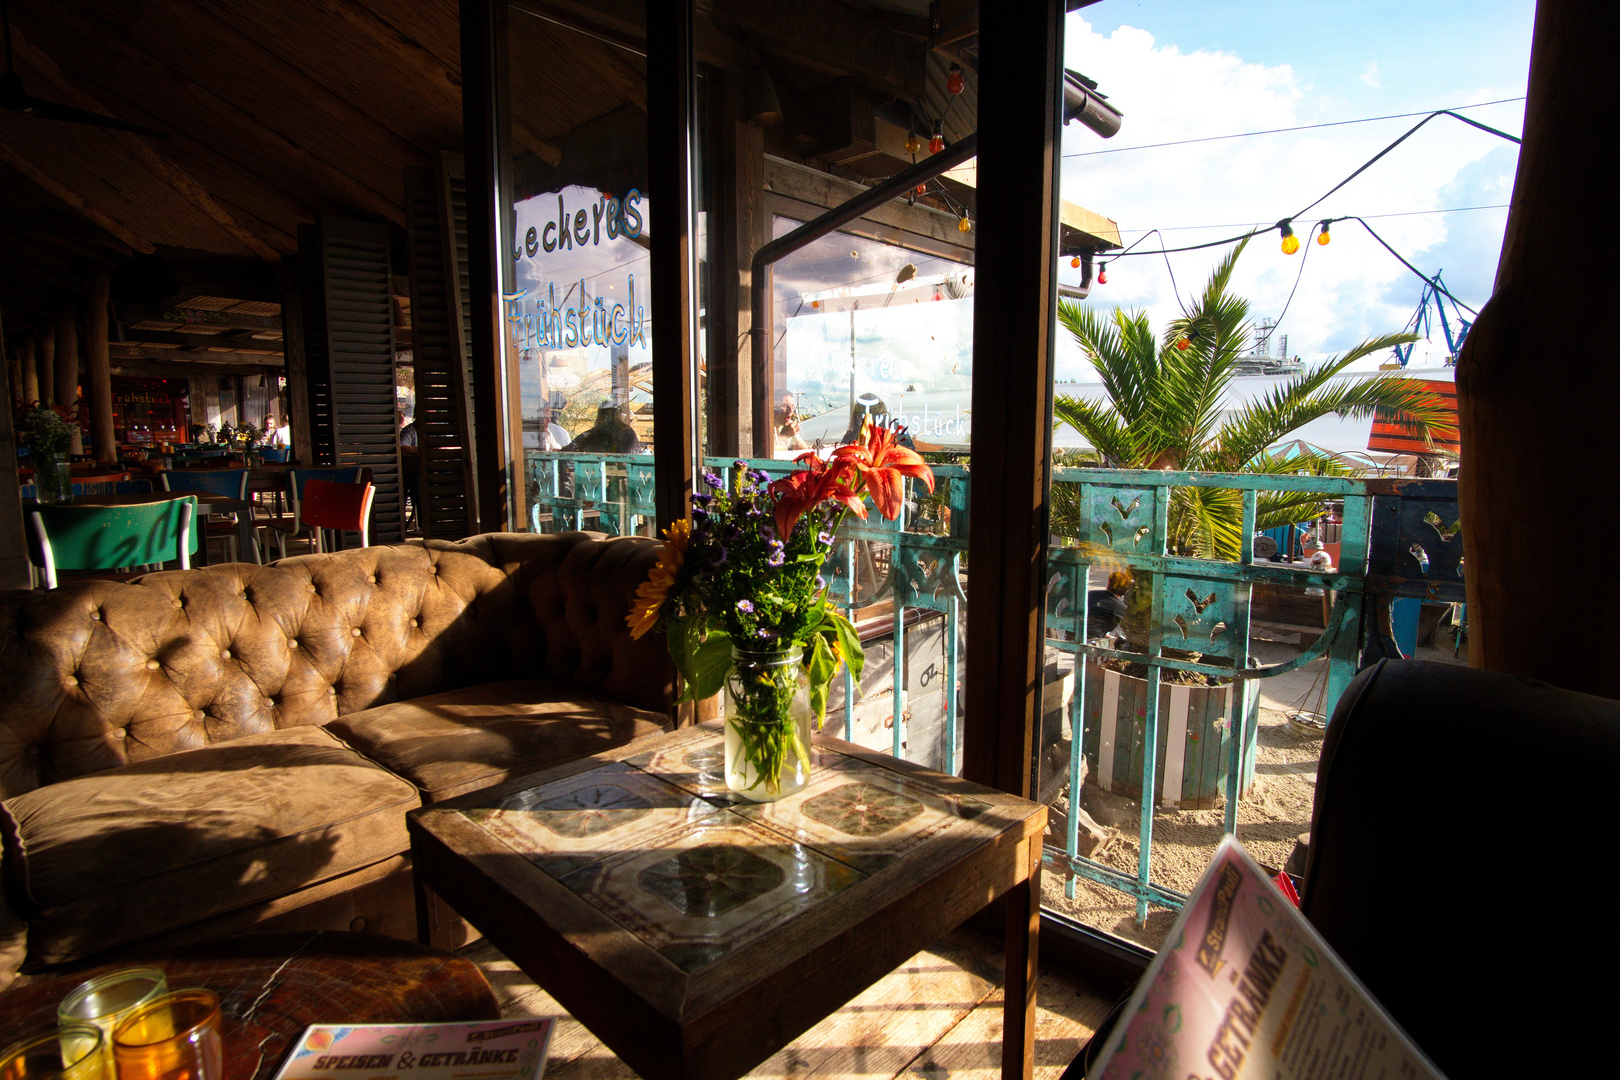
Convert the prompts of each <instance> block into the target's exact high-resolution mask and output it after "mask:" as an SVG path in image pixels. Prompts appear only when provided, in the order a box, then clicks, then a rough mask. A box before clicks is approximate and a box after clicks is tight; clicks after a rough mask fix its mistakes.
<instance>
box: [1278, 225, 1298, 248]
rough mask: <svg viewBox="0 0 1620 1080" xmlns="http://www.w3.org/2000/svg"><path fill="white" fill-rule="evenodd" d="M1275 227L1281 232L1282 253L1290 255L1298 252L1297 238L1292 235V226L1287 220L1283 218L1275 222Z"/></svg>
mask: <svg viewBox="0 0 1620 1080" xmlns="http://www.w3.org/2000/svg"><path fill="white" fill-rule="evenodd" d="M1277 227H1278V228H1279V229H1281V230H1282V253H1283V254H1284V255H1292V254H1294V253H1295V252H1297V251H1298V250H1299V237H1297V236H1295V235H1294V226H1293V225H1292V224H1291V223H1290V221H1289V219H1288V218H1283V219H1282V220H1281V221H1279V222H1277Z"/></svg>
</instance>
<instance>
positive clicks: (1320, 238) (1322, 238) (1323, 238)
mask: <svg viewBox="0 0 1620 1080" xmlns="http://www.w3.org/2000/svg"><path fill="white" fill-rule="evenodd" d="M1329 224H1330V222H1326V221H1324V222H1322V223H1321V226H1322V231H1321V232H1319V233H1317V234H1316V242H1317V243H1318V244H1321V245H1322V246H1323V247H1327V246H1328V244H1330V243H1332V242H1333V237H1332V235H1331V234H1329V233H1328V225H1329Z"/></svg>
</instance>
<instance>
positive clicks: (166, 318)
mask: <svg viewBox="0 0 1620 1080" xmlns="http://www.w3.org/2000/svg"><path fill="white" fill-rule="evenodd" d="M113 314H114V316H116V317H117V319H118V321H119V322H170V323H189V324H192V325H195V326H209V327H215V326H217V327H220V328H221V329H224V328H230V329H233V330H280V329H281V316H280V315H248V314H246V313H245V312H240V311H215V310H213V309H212V308H188V307H184V306H182V305H178V304H176V305H172V306H170V307H150V306H148V305H145V304H121V303H120V304H114V305H113Z"/></svg>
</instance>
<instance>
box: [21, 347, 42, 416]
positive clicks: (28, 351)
mask: <svg viewBox="0 0 1620 1080" xmlns="http://www.w3.org/2000/svg"><path fill="white" fill-rule="evenodd" d="M35 336H36V335H35V334H34V332H33V331H32V330H30V331H28V332H27V333H26V334H25V335H24V337H23V339H22V399H23V404H24V405H32V404H33V403H34V402H36V401H38V400H39V365H38V362H37V361H35V359H34V340H35Z"/></svg>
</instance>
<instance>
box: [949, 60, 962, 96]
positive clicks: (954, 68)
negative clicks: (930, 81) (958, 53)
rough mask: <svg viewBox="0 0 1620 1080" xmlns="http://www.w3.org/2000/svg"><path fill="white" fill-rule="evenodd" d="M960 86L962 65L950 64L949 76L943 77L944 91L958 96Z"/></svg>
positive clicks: (960, 90) (960, 89)
mask: <svg viewBox="0 0 1620 1080" xmlns="http://www.w3.org/2000/svg"><path fill="white" fill-rule="evenodd" d="M962 86H963V82H962V65H961V64H952V65H951V72H950V74H949V75H947V76H945V89H946V90H947V91H949V92H950V93H952V94H960V93H961V92H962Z"/></svg>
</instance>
